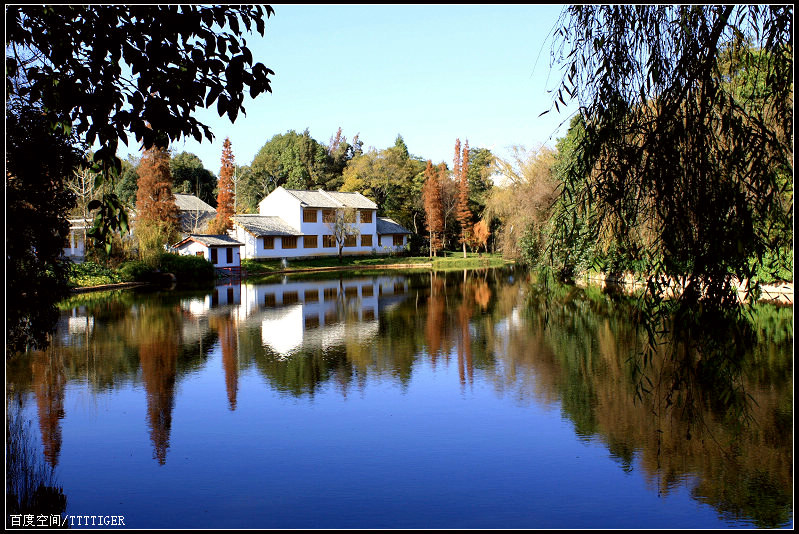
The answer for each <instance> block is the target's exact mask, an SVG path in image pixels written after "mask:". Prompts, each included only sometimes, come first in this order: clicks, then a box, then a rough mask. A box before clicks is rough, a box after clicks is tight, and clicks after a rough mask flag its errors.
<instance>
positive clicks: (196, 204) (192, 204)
mask: <svg viewBox="0 0 799 534" xmlns="http://www.w3.org/2000/svg"><path fill="white" fill-rule="evenodd" d="M175 204H177V205H178V209H179V210H180V211H212V212H214V213H216V209H215V208H213V207H211V206H209V205H208V204H206V203H205V202H203V201H202V200H200V199H199V198H198V197H196V196H194V195H189V194H186V193H175Z"/></svg>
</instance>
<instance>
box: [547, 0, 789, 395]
mask: <svg viewBox="0 0 799 534" xmlns="http://www.w3.org/2000/svg"><path fill="white" fill-rule="evenodd" d="M556 35H557V36H558V38H557V39H556V43H555V45H554V48H553V54H554V55H555V57H556V58H558V57H560V58H563V59H565V66H564V77H563V79H562V81H561V83H560V86H559V88H558V89H557V92H556V101H555V104H554V106H555V108H556V109H559V107H560V104H563V103H565V102H566V101H567V99H568V98H573V99H575V100H576V101H577V103H578V105H579V111H578V113H579V114H580V116H581V118H582V120H583V124H584V133H583V135H582V136H581V138H580V141H579V146H578V147H577V149H576V150H575V151H574V157H573V158H572V159H571V161H570V162H569V163H568V165H567V166H566V168H565V169H564V172H563V177H564V183H563V193H562V199H563V202H564V209H563V210H561V212H560V214H559V215H558V220H556V221H555V225H556V226H561V227H567V228H568V227H569V226H570V225H569V224H568V222H569V221H570V220H574V219H577V218H582V219H583V220H585V221H586V224H587V231H588V232H589V234H590V235H591V236H592V237H593V239H595V240H598V241H599V243H600V244H601V246H602V247H603V248H604V249H605V250H609V249H611V248H614V249H615V250H617V251H619V253H620V254H621V255H623V256H624V257H625V258H626V259H628V260H630V261H635V262H636V263H637V264H638V265H639V269H640V270H641V272H642V273H643V274H644V276H645V278H646V279H647V286H646V287H647V290H646V293H645V295H644V302H643V304H644V307H645V313H644V316H645V318H646V321H647V323H646V325H645V327H646V330H647V332H648V333H649V334H650V338H649V350H648V351H647V352H645V353H644V355H643V356H644V357H643V360H642V366H645V365H646V364H647V362H648V361H650V360H651V357H652V354H654V352H655V350H656V347H657V346H658V345H659V344H661V343H662V341H663V339H664V337H665V338H669V339H671V340H674V341H675V344H674V345H673V349H672V350H673V353H672V356H673V359H674V362H675V369H677V372H676V374H675V376H674V378H673V382H672V383H671V384H670V386H672V389H671V390H670V391H675V390H677V389H678V388H679V387H680V384H686V383H688V384H690V383H691V382H692V381H694V380H698V379H699V377H700V376H701V378H702V379H703V380H713V379H717V380H718V383H719V386H718V387H719V388H720V389H723V388H724V387H725V384H726V387H727V389H726V391H728V392H729V391H730V389H729V388H732V387H735V384H734V383H733V382H734V378H733V379H730V378H729V377H731V376H732V377H734V376H735V373H734V372H731V368H730V365H731V364H732V365H733V368H734V363H735V361H737V360H736V358H737V356H738V355H739V354H740V351H742V350H744V347H745V346H746V339H747V336H749V335H750V334H751V329H749V328H748V327H747V321H746V320H745V319H744V315H743V314H744V313H745V311H744V310H743V309H742V308H741V306H739V302H738V296H737V292H736V285H737V283H738V281H745V282H746V283H747V287H748V289H750V290H756V289H757V285H756V283H755V282H754V281H753V278H754V275H755V274H756V272H757V268H758V266H760V265H762V264H763V262H764V258H765V257H766V256H767V254H768V253H769V252H770V251H773V250H775V249H778V248H780V247H781V246H784V245H785V244H787V243H791V242H792V240H793V237H792V235H793V233H792V227H793V216H792V211H793V201H792V195H793V190H792V189H793V186H792V183H791V182H790V181H789V180H785V179H784V177H785V176H790V175H792V174H793V6H791V5H785V6H734V5H723V6H711V5H699V6H689V5H686V6H656V5H653V6H645V7H642V6H634V7H633V6H574V7H569V8H567V9H566V10H565V11H564V19H563V24H562V26H561V27H560V28H559V29H558V30H557V31H556ZM752 50H754V51H755V55H756V56H757V57H759V58H760V61H756V62H752V63H749V64H747V63H746V61H745V60H747V58H750V59H751V58H752V55H751V54H749V53H748V51H752ZM758 70H760V72H759V73H758V74H756V75H755V76H754V79H757V80H761V81H762V84H760V83H758V84H751V83H749V84H748V85H749V86H752V87H754V86H757V87H758V91H757V98H756V100H753V99H752V96H753V95H749V96H746V95H745V92H744V91H741V90H740V89H741V87H742V86H746V85H747V83H748V82H746V79H745V78H746V76H741V74H742V73H748V74H755V73H757V71H758ZM742 78H743V79H742ZM559 103H560V104H559ZM786 199H790V200H789V201H787V202H786ZM571 227H572V228H573V230H574V231H578V230H579V228H578V227H576V226H574V225H571ZM569 240H572V236H570V235H568V234H564V235H561V236H560V238H559V241H560V242H561V243H566V242H568V241H569ZM676 280H681V281H682V282H681V283H680V286H681V288H680V289H681V290H680V291H678V295H677V296H676V298H669V292H670V291H671V290H672V287H671V284H670V281H676ZM720 333H724V335H726V336H727V337H726V338H725V339H723V340H720V339H719V334H720ZM695 351H698V352H699V353H700V356H698V357H696V359H697V361H699V360H701V365H700V364H696V365H695V364H693V363H691V362H690V361H688V360H687V359H686V358H683V357H682V356H681V354H692V353H694V352H695ZM667 389H668V388H667ZM669 395H671V393H669ZM666 400H667V402H668V401H671V400H672V398H671V397H670V396H667V399H666ZM686 404H687V405H689V406H690V405H691V403H690V399H689V402H687V403H686Z"/></svg>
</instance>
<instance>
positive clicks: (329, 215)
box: [322, 210, 336, 223]
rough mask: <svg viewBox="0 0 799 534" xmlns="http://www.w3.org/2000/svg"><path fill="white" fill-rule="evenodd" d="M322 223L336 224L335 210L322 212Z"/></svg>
mask: <svg viewBox="0 0 799 534" xmlns="http://www.w3.org/2000/svg"><path fill="white" fill-rule="evenodd" d="M322 222H323V223H334V222H336V210H322Z"/></svg>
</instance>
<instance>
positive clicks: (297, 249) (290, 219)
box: [229, 187, 410, 259]
mask: <svg viewBox="0 0 799 534" xmlns="http://www.w3.org/2000/svg"><path fill="white" fill-rule="evenodd" d="M258 212H259V213H258V214H257V215H234V216H233V217H232V221H233V229H232V230H230V231H229V234H230V235H231V236H232V237H233V238H234V239H236V240H237V241H240V242H241V243H243V244H244V252H243V254H244V257H245V258H248V259H250V258H254V259H260V258H264V259H266V258H303V257H317V256H336V255H338V244H337V243H336V241H335V238H334V236H333V231H332V225H333V223H334V221H335V218H336V216H337V215H338V214H341V213H347V214H351V215H352V216H353V220H352V221H349V222H351V223H352V224H353V227H354V228H355V232H354V234H353V235H350V236H348V237H347V239H345V241H344V247H343V249H342V254H345V255H354V254H372V253H378V254H380V253H382V254H388V253H391V252H399V251H402V250H404V249H405V245H406V244H407V239H408V235H410V232H409V231H408V230H406V229H405V228H403V227H402V226H400V225H399V224H397V223H396V222H394V221H392V220H391V219H382V218H379V217H377V205H376V204H375V203H374V202H372V201H371V200H369V199H368V198H366V197H365V196H363V195H362V194H360V193H339V192H334V191H322V190H321V189H320V190H318V191H299V190H293V189H284V188H283V187H278V188H277V189H275V190H274V191H272V193H270V194H269V195H268V196H267V197H266V198H264V199H263V200H262V201H261V202H260V203H259V204H258ZM397 236H398V237H397Z"/></svg>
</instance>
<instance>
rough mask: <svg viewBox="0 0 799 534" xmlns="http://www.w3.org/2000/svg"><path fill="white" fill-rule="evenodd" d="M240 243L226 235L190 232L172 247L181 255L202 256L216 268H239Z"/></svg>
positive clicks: (241, 244)
mask: <svg viewBox="0 0 799 534" xmlns="http://www.w3.org/2000/svg"><path fill="white" fill-rule="evenodd" d="M243 246H244V243H240V242H238V241H236V240H235V239H233V238H232V237H230V236H227V235H197V234H191V235H189V236H188V237H186V238H185V239H183V241H180V242H179V243H176V244H175V245H174V246H173V248H174V249H175V250H176V251H177V253H178V254H180V255H181V256H202V257H204V258H205V259H206V260H208V261H210V262H211V263H212V264H213V265H214V267H216V268H218V269H232V270H235V269H240V268H241V247H243Z"/></svg>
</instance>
